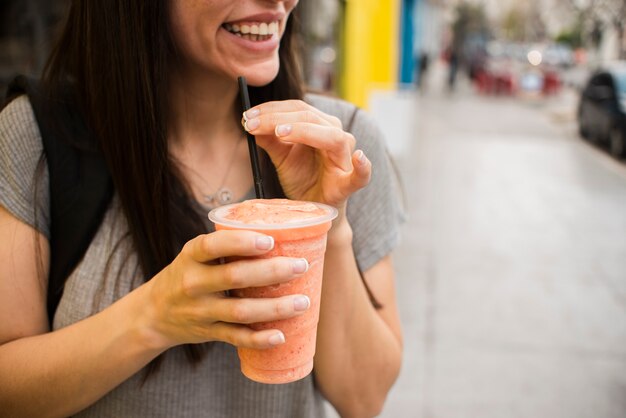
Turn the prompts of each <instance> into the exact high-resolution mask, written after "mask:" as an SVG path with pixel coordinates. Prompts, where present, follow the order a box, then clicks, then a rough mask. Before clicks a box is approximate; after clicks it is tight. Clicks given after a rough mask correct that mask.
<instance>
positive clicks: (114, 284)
mask: <svg viewBox="0 0 626 418" xmlns="http://www.w3.org/2000/svg"><path fill="white" fill-rule="evenodd" d="M307 101H309V102H310V103H311V104H313V105H314V106H315V107H318V108H319V109H321V110H322V111H324V112H326V113H329V114H333V115H335V116H337V117H339V118H340V119H342V121H343V122H344V126H346V125H347V123H348V119H349V118H350V116H351V115H352V111H353V106H352V105H350V104H348V103H346V102H343V101H340V100H336V99H330V98H325V97H321V96H313V95H312V96H309V97H308V98H307ZM352 133H353V134H354V136H355V137H356V138H357V147H358V148H359V149H362V150H363V151H364V152H365V154H366V155H367V156H368V158H369V159H370V160H371V161H372V165H373V177H372V181H371V183H370V185H369V186H368V187H367V188H365V189H363V190H361V191H359V192H358V193H356V194H354V195H353V196H352V198H351V199H350V201H349V204H348V218H349V220H350V223H351V225H352V227H353V230H354V241H353V246H354V249H355V254H356V257H357V260H358V262H359V265H360V266H361V268H362V269H363V270H366V269H368V268H369V267H371V266H372V265H373V264H375V263H376V262H377V261H378V260H380V259H381V258H382V257H384V256H385V255H387V254H389V253H390V251H391V250H392V248H393V247H394V246H395V245H396V243H397V240H398V230H399V223H400V221H401V219H402V216H403V215H402V212H401V209H400V206H399V204H398V198H397V193H395V186H394V184H395V183H394V179H393V175H392V170H391V169H390V166H389V161H388V157H387V153H386V150H385V146H384V142H383V137H382V134H381V132H380V130H379V129H378V128H377V127H376V126H375V124H374V123H373V121H372V119H371V118H370V117H369V116H368V115H367V114H366V113H365V112H359V113H358V114H357V117H356V119H355V121H354V125H353V129H352ZM42 149H43V148H42V143H41V136H40V133H39V130H38V128H37V124H36V121H35V119H34V115H33V112H32V109H31V107H30V103H29V101H28V99H27V98H26V97H20V98H18V99H16V100H14V101H13V102H12V103H11V104H10V105H9V106H7V107H6V108H5V109H4V110H3V111H2V113H0V167H1V169H0V205H2V206H4V207H5V208H6V209H8V210H9V211H10V212H11V213H12V214H13V215H14V216H16V217H17V218H19V219H21V220H22V221H24V222H26V223H27V224H29V225H32V226H33V227H35V228H36V229H38V230H39V231H41V232H42V233H43V234H44V235H45V236H46V237H49V236H50V232H49V231H50V225H49V222H50V221H49V210H50V209H49V190H48V172H47V166H46V165H45V162H43V165H41V166H40V170H39V171H37V166H38V162H39V161H40V157H41V153H42ZM33 179H37V181H36V182H35V181H34V180H33ZM35 184H36V185H37V187H36V188H34V185H35ZM35 190H36V191H37V193H35ZM35 194H37V196H36V197H35ZM126 232H127V225H126V220H125V218H124V216H123V215H122V212H121V208H120V206H119V201H118V199H117V197H116V196H114V198H113V201H112V202H111V205H110V207H109V209H108V210H107V213H106V215H105V218H104V220H103V222H102V224H101V226H100V228H99V230H98V232H97V234H96V236H95V238H94V240H93V241H92V243H91V245H90V247H89V248H88V250H87V253H86V254H85V257H84V259H83V261H82V262H81V263H80V264H79V265H78V267H77V268H76V269H75V271H74V272H73V273H72V275H71V276H70V277H69V278H68V280H67V283H66V287H65V291H64V293H63V297H62V299H61V302H60V304H59V307H58V310H57V312H56V315H55V317H54V328H55V329H59V328H62V327H64V326H67V325H69V324H72V323H74V322H77V321H79V320H81V319H83V318H85V317H87V316H90V315H92V314H94V313H95V312H98V311H100V310H102V309H104V308H105V307H107V306H109V305H110V304H112V303H113V302H114V301H115V300H117V299H119V298H120V297H122V296H124V295H125V294H126V293H128V292H129V291H130V290H131V289H133V288H135V287H137V286H138V285H139V284H140V283H141V275H140V272H139V269H138V265H137V258H136V255H135V254H134V252H133V251H132V248H131V245H130V243H129V239H128V238H127V236H126ZM120 273H121V274H120ZM117 277H120V280H116V278H117ZM103 361H106V359H103ZM141 378H142V373H137V374H136V375H135V376H133V377H131V378H130V379H128V380H127V381H126V382H124V383H122V384H121V385H120V386H118V387H117V388H115V389H114V390H113V391H111V392H110V393H108V394H107V395H106V396H104V397H103V398H102V399H100V400H99V401H98V402H96V403H95V404H94V405H92V406H91V407H89V408H87V409H86V410H84V411H83V412H81V413H80V414H78V415H76V416H79V417H140V416H145V417H200V416H202V417H216V418H217V417H237V418H246V417H254V418H263V417H267V418H275V417H285V418H292V417H320V416H324V411H323V402H324V400H323V398H322V396H321V394H320V393H319V391H318V390H317V389H316V387H315V385H314V381H313V378H312V377H311V376H309V377H307V378H305V379H303V380H300V381H298V382H295V383H290V384H285V385H264V384H259V383H255V382H252V381H250V380H248V379H246V378H245V377H244V376H243V375H242V374H241V372H240V371H239V360H238V358H237V351H236V349H235V348H234V347H233V346H230V345H228V344H224V343H215V344H212V345H211V346H210V348H208V355H207V356H206V357H205V359H204V360H203V361H202V362H201V363H200V364H198V365H196V366H191V365H190V364H189V363H188V361H187V360H186V359H185V357H184V352H183V350H182V349H181V348H180V347H177V348H173V349H171V350H169V351H168V352H167V355H166V356H165V360H164V362H163V364H162V366H161V369H160V370H159V372H158V373H157V374H156V375H153V376H152V377H151V378H150V379H148V381H147V382H146V383H145V384H143V385H141Z"/></svg>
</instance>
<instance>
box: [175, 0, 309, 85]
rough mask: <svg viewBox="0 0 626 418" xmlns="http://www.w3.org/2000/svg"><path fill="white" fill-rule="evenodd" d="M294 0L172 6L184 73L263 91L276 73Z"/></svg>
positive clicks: (191, 0)
mask: <svg viewBox="0 0 626 418" xmlns="http://www.w3.org/2000/svg"><path fill="white" fill-rule="evenodd" d="M297 3H298V0H284V1H279V0H171V2H170V7H171V13H170V16H171V20H172V21H171V23H172V30H173V34H174V42H175V43H176V46H177V48H178V50H179V54H180V56H181V59H182V60H183V64H184V66H183V68H185V69H194V70H196V71H201V72H206V73H207V75H212V76H213V77H219V78H228V79H232V80H234V79H236V78H237V77H238V76H240V75H243V76H245V77H246V78H247V80H248V84H250V85H253V86H261V85H265V84H267V83H269V82H271V81H272V80H273V79H274V78H275V77H276V74H277V73H278V68H279V60H278V46H279V43H280V38H281V37H282V34H283V32H284V30H285V24H286V22H287V18H288V17H289V14H290V12H291V11H292V10H293V8H294V7H295V6H296V4H297Z"/></svg>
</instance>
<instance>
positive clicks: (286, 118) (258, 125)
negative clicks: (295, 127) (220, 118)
mask: <svg viewBox="0 0 626 418" xmlns="http://www.w3.org/2000/svg"><path fill="white" fill-rule="evenodd" d="M315 110H316V109H315ZM315 110H314V108H313V107H311V108H310V109H306V110H298V111H293V112H274V113H266V114H263V115H259V116H258V117H255V118H252V119H248V118H246V116H245V114H244V117H243V118H242V119H241V124H242V126H243V127H244V129H245V130H246V131H249V132H251V133H254V134H260V135H262V134H263V133H271V132H274V128H275V127H276V125H280V124H286V123H296V122H307V123H316V124H319V125H323V126H334V127H336V126H335V125H333V124H332V123H330V122H329V121H328V120H327V119H325V118H324V117H322V116H321V115H320V112H319V111H315Z"/></svg>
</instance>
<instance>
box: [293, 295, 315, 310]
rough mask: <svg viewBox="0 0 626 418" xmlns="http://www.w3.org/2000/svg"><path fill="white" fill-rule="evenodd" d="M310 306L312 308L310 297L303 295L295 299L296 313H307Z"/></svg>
mask: <svg viewBox="0 0 626 418" xmlns="http://www.w3.org/2000/svg"><path fill="white" fill-rule="evenodd" d="M309 306H311V301H310V300H309V298H308V296H304V295H302V296H296V297H295V298H293V308H294V309H295V310H296V311H299V312H301V311H306V310H307V309H309Z"/></svg>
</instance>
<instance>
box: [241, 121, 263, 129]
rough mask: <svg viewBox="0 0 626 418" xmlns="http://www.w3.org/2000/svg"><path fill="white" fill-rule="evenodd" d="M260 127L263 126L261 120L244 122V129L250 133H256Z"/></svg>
mask: <svg viewBox="0 0 626 418" xmlns="http://www.w3.org/2000/svg"><path fill="white" fill-rule="evenodd" d="M259 126H261V121H260V120H259V119H248V120H244V121H243V128H244V129H245V130H246V131H248V132H250V131H254V130H255V129H256V128H258V127H259Z"/></svg>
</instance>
